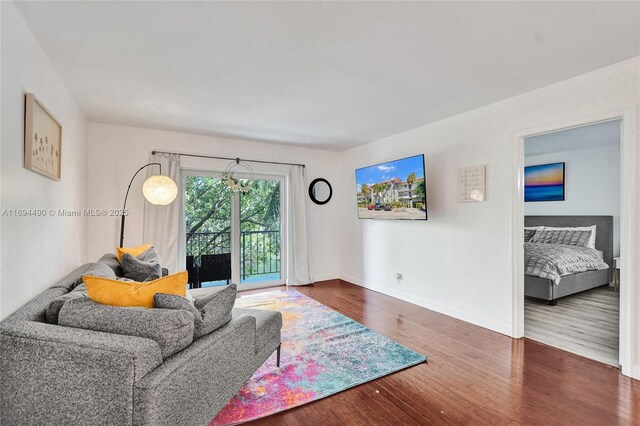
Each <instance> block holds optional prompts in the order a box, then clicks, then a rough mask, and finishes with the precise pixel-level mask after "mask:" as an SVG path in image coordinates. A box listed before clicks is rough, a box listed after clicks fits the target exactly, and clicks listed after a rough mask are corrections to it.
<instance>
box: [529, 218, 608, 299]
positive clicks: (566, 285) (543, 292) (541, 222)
mask: <svg viewBox="0 0 640 426" xmlns="http://www.w3.org/2000/svg"><path fill="white" fill-rule="evenodd" d="M524 224H525V227H535V226H550V227H586V226H592V225H596V226H597V228H596V240H595V249H596V250H599V251H601V252H602V260H603V261H604V262H605V263H606V265H608V268H607V269H601V270H590V271H585V272H577V273H573V274H569V275H562V276H561V277H560V281H559V282H558V283H557V284H556V283H555V282H554V281H553V280H551V279H546V278H540V277H538V276H533V275H526V274H525V276H524V294H525V296H529V297H534V298H536V299H542V300H546V301H548V302H549V304H550V305H556V304H557V300H558V299H559V298H561V297H565V296H569V295H571V294H575V293H579V292H581V291H585V290H589V289H592V288H596V287H600V286H602V285H604V284H609V283H610V282H611V280H612V276H613V267H612V266H613V216H525V219H524ZM552 245H553V244H550V246H552Z"/></svg>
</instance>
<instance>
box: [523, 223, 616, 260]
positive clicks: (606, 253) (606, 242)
mask: <svg viewBox="0 0 640 426" xmlns="http://www.w3.org/2000/svg"><path fill="white" fill-rule="evenodd" d="M592 225H596V226H597V228H596V249H598V250H600V251H602V253H603V257H604V261H605V262H606V263H607V265H609V266H610V267H613V216H525V217H524V226H560V227H561V226H592Z"/></svg>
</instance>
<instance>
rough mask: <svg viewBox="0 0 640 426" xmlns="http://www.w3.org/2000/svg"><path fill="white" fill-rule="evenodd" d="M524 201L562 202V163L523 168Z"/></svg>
mask: <svg viewBox="0 0 640 426" xmlns="http://www.w3.org/2000/svg"><path fill="white" fill-rule="evenodd" d="M524 201H525V202H532V201H564V163H552V164H540V165H536V166H528V167H525V168H524Z"/></svg>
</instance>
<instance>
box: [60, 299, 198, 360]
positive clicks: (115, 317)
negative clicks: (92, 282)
mask: <svg viewBox="0 0 640 426" xmlns="http://www.w3.org/2000/svg"><path fill="white" fill-rule="evenodd" d="M193 323H194V321H193V315H192V314H191V313H189V312H187V311H184V310H171V309H147V308H136V307H133V308H131V307H114V306H106V305H101V304H99V303H95V302H93V301H92V300H90V299H88V298H78V299H74V300H69V301H67V303H65V304H64V305H63V306H62V309H60V313H59V315H58V324H59V325H61V326H66V327H74V328H83V329H86V330H94V331H102V332H106V333H113V334H123V335H127V336H138V337H145V338H148V339H152V340H155V341H156V342H157V343H158V345H159V346H160V352H161V353H162V358H163V359H164V358H167V357H169V356H171V355H173V354H174V353H176V352H178V351H181V350H182V349H184V348H186V347H187V346H189V344H191V342H192V341H193V327H194V325H193Z"/></svg>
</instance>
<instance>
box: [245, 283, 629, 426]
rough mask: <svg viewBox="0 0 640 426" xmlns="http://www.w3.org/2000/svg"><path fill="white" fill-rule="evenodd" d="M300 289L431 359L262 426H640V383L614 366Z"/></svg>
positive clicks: (376, 301)
mask: <svg viewBox="0 0 640 426" xmlns="http://www.w3.org/2000/svg"><path fill="white" fill-rule="evenodd" d="M296 289H297V290H298V291H300V292H302V293H304V294H306V295H308V296H310V297H312V298H314V299H315V300H317V301H319V302H320V303H323V304H325V305H327V306H329V307H331V308H333V309H335V310H336V311H338V312H341V313H343V314H345V315H347V316H349V317H351V318H353V319H354V320H356V321H359V322H361V323H362V324H365V325H367V326H368V327H370V328H372V329H374V330H376V331H378V332H380V333H382V334H385V335H387V336H389V337H391V338H393V339H395V340H397V341H398V342H400V343H402V344H404V345H406V346H407V347H409V348H411V349H413V350H415V351H417V352H420V353H423V354H426V355H429V361H428V363H423V364H420V365H417V366H415V367H411V368H408V369H406V370H403V371H400V372H397V373H395V374H391V375H389V376H386V377H383V378H380V379H378V380H375V381H372V382H369V383H365V384H363V385H360V386H358V387H355V388H352V389H349V390H346V391H344V392H341V393H339V394H337V395H334V396H331V397H328V398H325V399H322V400H319V401H316V402H313V403H311V404H307V405H303V406H301V407H298V408H296V409H292V410H289V411H285V412H282V413H279V414H276V415H273V416H270V417H267V418H265V419H261V420H258V421H255V422H253V423H254V424H263V425H400V424H402V425H415V424H419V425H430V424H434V425H436V424H438V425H439V424H474V425H489V424H490V425H551V424H554V425H583V426H584V425H616V424H619V425H634V424H637V425H640V382H638V381H635V380H632V379H629V378H627V377H625V376H622V375H621V374H620V373H619V371H618V370H616V369H614V368H612V367H609V366H607V365H605V364H602V363H599V362H596V361H593V360H590V359H587V358H583V357H581V356H578V355H574V354H571V353H569V352H565V351H562V350H559V349H556V348H552V347H550V346H546V345H544V344H541V343H537V342H534V341H532V340H528V339H519V340H514V339H511V338H509V337H507V336H504V335H501V334H498V333H494V332H492V331H489V330H486V329H483V328H481V327H477V326H474V325H471V324H468V323H465V322H463V321H459V320H456V319H454V318H451V317H448V316H446V315H442V314H439V313H436V312H433V311H430V310H428V309H424V308H421V307H418V306H415V305H412V304H410V303H406V302H403V301H401V300H398V299H394V298H392V297H389V296H385V295H383V294H380V293H376V292H373V291H371V290H367V289H364V288H361V287H358V286H355V285H353V284H349V283H346V282H344V281H340V280H334V281H326V282H323V283H317V284H315V285H314V286H306V287H296Z"/></svg>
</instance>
